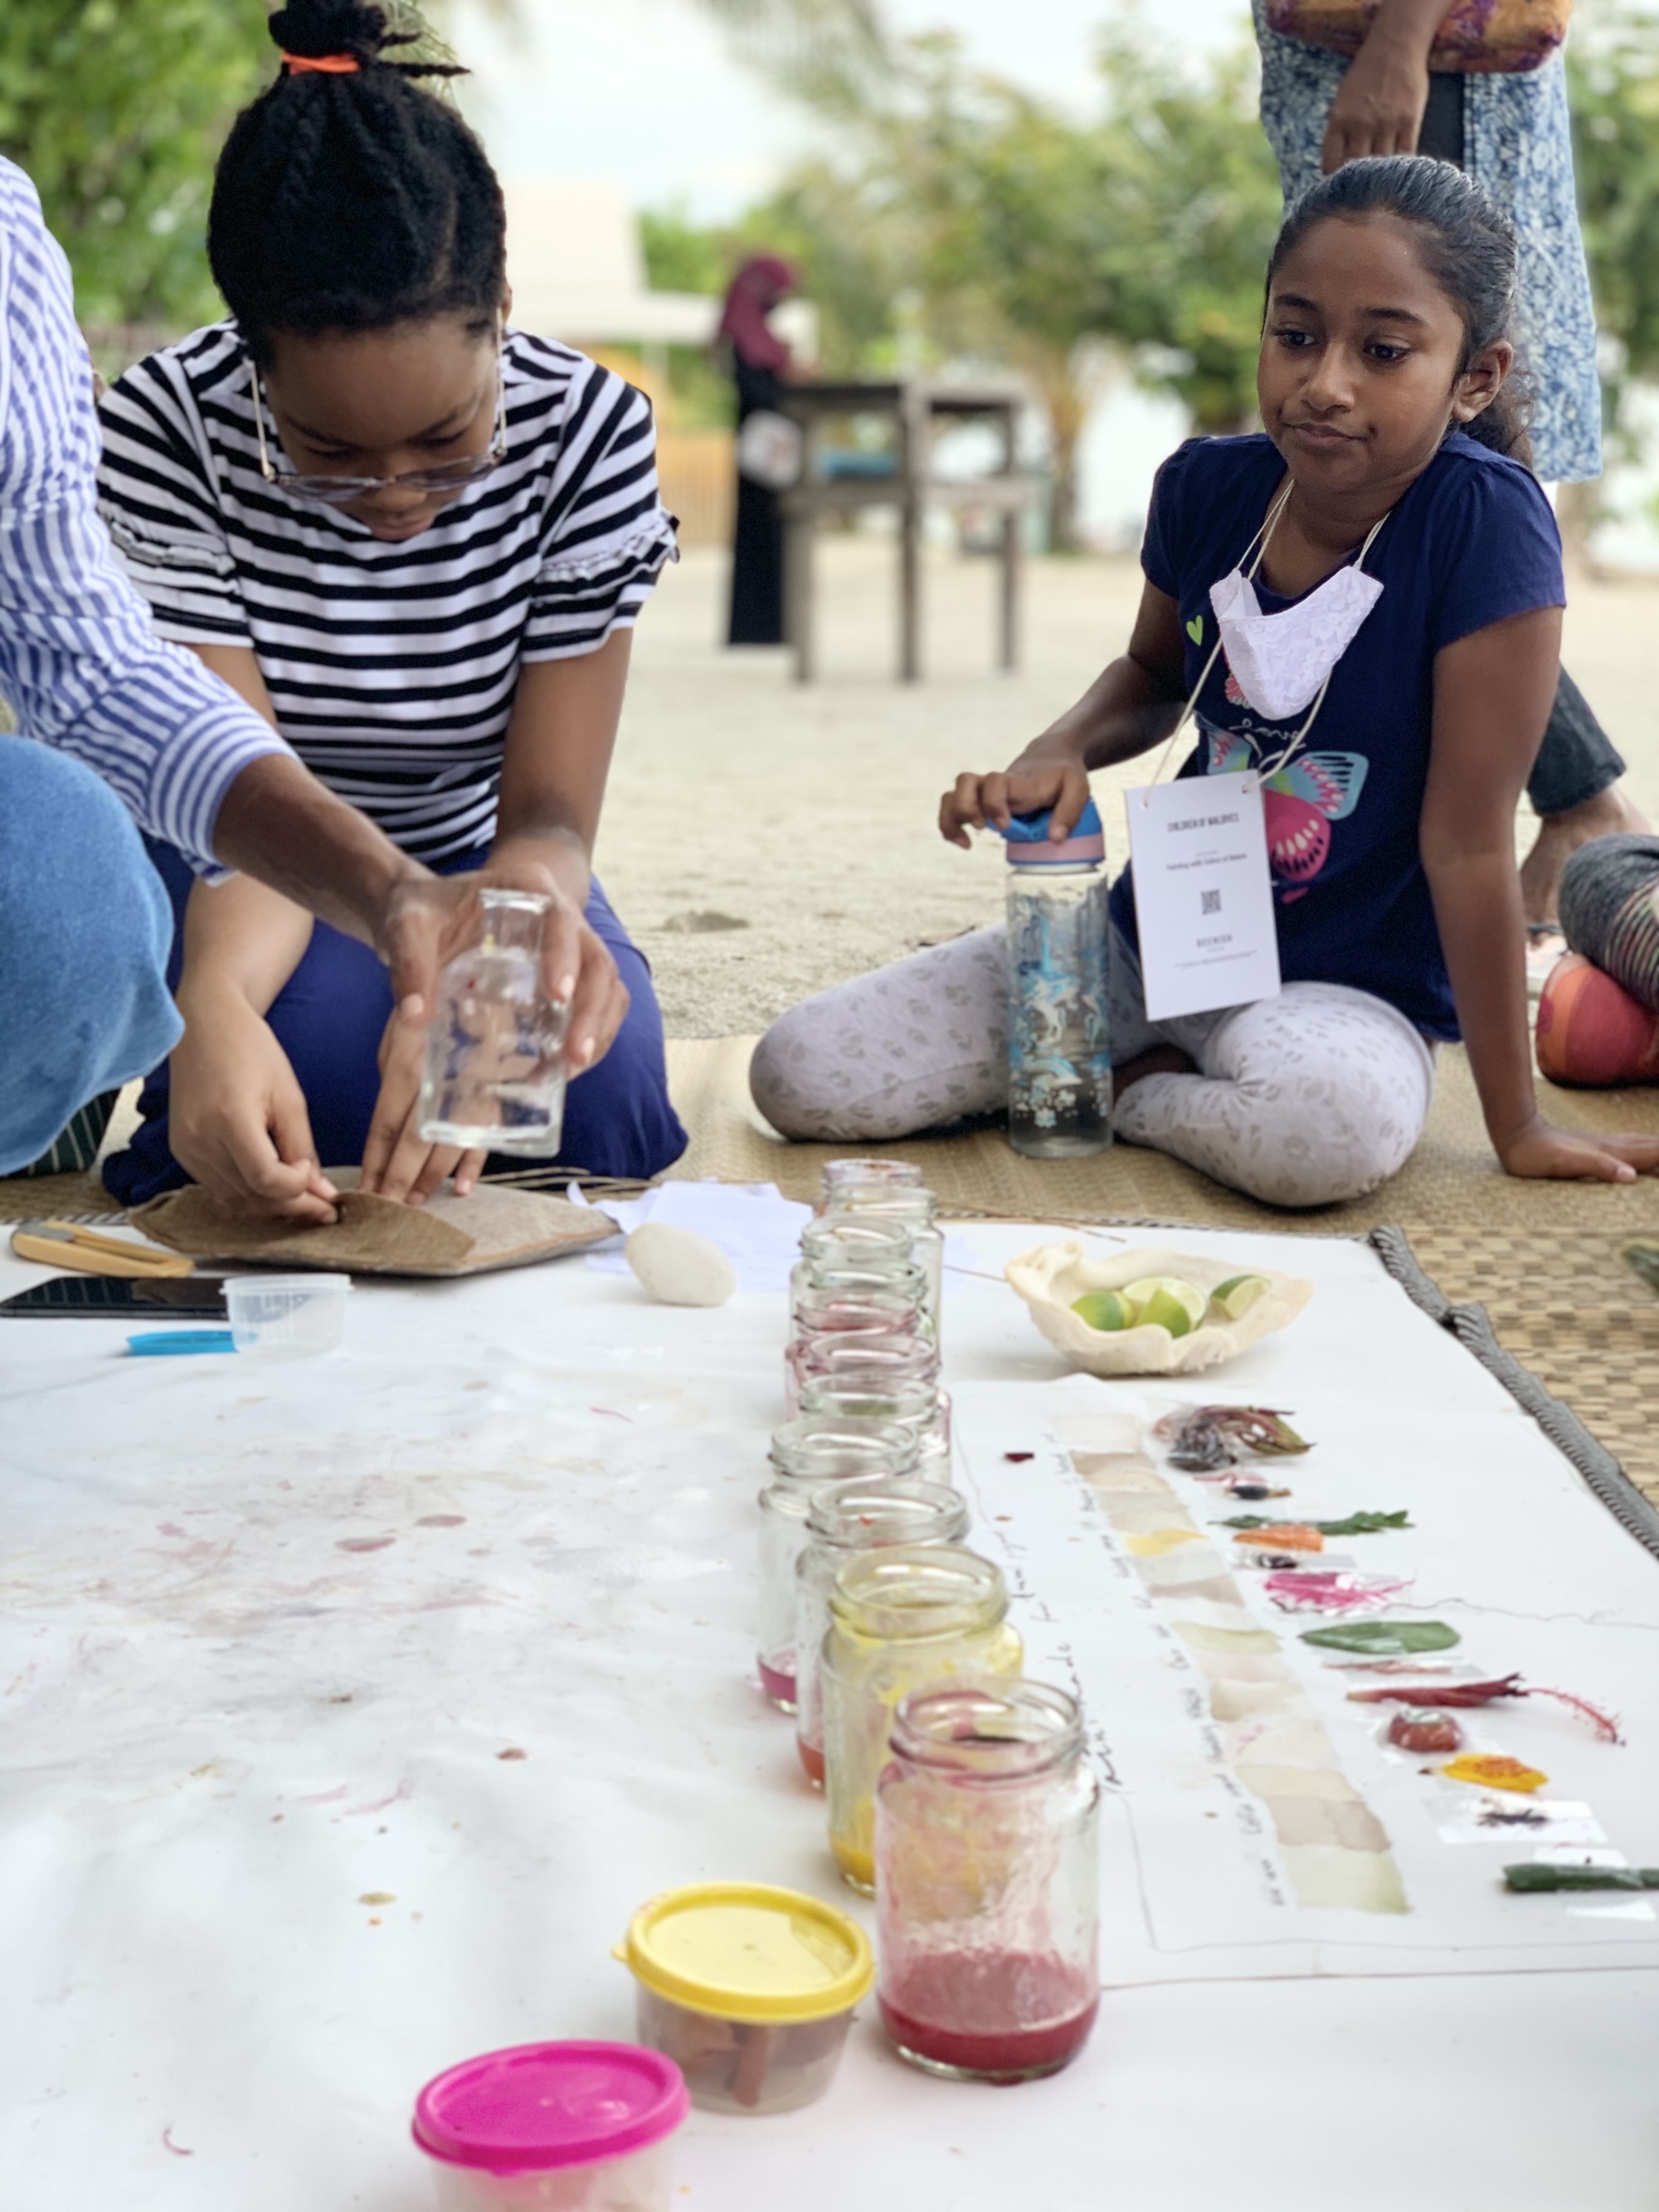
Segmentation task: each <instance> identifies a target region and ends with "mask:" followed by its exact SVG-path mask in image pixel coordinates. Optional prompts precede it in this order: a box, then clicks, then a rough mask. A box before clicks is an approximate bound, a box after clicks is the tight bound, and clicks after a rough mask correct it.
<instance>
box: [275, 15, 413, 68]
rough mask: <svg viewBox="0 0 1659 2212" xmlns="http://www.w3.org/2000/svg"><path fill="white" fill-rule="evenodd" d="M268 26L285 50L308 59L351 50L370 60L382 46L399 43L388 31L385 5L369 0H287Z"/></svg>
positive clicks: (311, 59) (312, 59) (349, 52)
mask: <svg viewBox="0 0 1659 2212" xmlns="http://www.w3.org/2000/svg"><path fill="white" fill-rule="evenodd" d="M270 35H271V37H272V38H273V39H275V40H276V44H277V46H279V47H280V48H281V49H282V51H283V52H284V53H285V54H301V55H303V56H304V57H305V58H306V59H307V60H308V61H320V60H322V59H323V58H324V57H325V55H328V54H351V55H354V56H355V57H356V59H357V60H358V61H360V62H370V61H374V60H375V59H376V58H378V56H379V54H380V50H381V48H382V47H383V46H393V45H397V44H399V43H401V41H400V40H397V39H394V38H393V37H392V36H391V35H390V33H389V31H388V27H387V22H386V9H384V8H379V7H375V6H374V4H373V0H289V5H288V6H287V7H286V8H279V9H277V11H276V14H275V15H273V16H272V17H271V18H270Z"/></svg>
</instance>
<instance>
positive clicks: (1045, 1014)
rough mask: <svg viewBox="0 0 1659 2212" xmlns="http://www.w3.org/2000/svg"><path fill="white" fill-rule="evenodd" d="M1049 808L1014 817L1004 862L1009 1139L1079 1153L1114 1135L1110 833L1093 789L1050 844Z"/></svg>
mask: <svg viewBox="0 0 1659 2212" xmlns="http://www.w3.org/2000/svg"><path fill="white" fill-rule="evenodd" d="M1048 820H1049V817H1048V814H1047V813H1046V812H1044V813H1042V814H1027V815H1016V816H1015V817H1014V818H1013V820H1012V822H1011V823H1010V824H1009V826H1008V828H1007V829H1006V830H1005V832H1004V833H1003V834H1004V836H1005V837H1006V840H1007V855H1008V862H1009V869H1008V1141H1009V1143H1010V1144H1011V1145H1012V1146H1013V1148H1014V1150H1015V1151H1016V1152H1023V1153H1024V1154H1025V1156H1026V1157H1027V1158H1030V1159H1035V1160H1064V1159H1077V1158H1081V1157H1083V1156H1084V1155H1085V1154H1087V1153H1091V1152H1103V1151H1104V1150H1105V1148H1106V1146H1108V1145H1109V1144H1110V1143H1111V1141H1112V1049H1111V1026H1110V1024H1111V1005H1110V974H1109V960H1110V957H1111V954H1110V942H1109V916H1108V913H1107V903H1106V902H1107V889H1108V887H1107V882H1106V872H1105V866H1104V863H1105V859H1106V841H1105V838H1104V836H1103V833H1102V830H1101V826H1100V816H1099V814H1098V813H1097V811H1096V808H1095V803H1094V801H1093V800H1092V799H1091V800H1090V801H1089V803H1088V805H1086V806H1085V808H1084V810H1083V813H1082V816H1081V817H1080V818H1079V821H1078V823H1077V825H1076V827H1075V828H1074V829H1073V831H1072V834H1071V836H1069V837H1068V838H1067V839H1066V842H1064V843H1063V844H1055V843H1054V842H1051V840H1050V838H1049V836H1048Z"/></svg>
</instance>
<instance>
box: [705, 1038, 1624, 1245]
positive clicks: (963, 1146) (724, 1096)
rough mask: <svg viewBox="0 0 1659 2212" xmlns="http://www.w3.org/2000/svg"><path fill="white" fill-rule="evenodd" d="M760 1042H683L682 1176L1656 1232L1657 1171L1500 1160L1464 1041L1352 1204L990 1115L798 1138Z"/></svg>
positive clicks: (1282, 1219) (1594, 1099)
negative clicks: (1308, 1205) (940, 1127)
mask: <svg viewBox="0 0 1659 2212" xmlns="http://www.w3.org/2000/svg"><path fill="white" fill-rule="evenodd" d="M753 1048H754V1040H753V1039H752V1038H750V1037H719V1038H714V1039H710V1040H707V1041H703V1040H689V1039H677V1040H676V1041H675V1042H672V1043H671V1044H670V1046H669V1048H668V1071H669V1086H670V1088H671V1091H672V1092H673V1096H674V1103H675V1105H676V1106H677V1107H678V1109H679V1114H680V1118H681V1120H682V1121H684V1123H685V1125H686V1127H687V1128H688V1129H689V1130H690V1133H691V1144H690V1150H689V1151H688V1152H686V1154H685V1157H684V1158H683V1159H682V1160H681V1161H680V1162H679V1163H678V1165H677V1166H676V1167H675V1168H673V1169H672V1170H671V1173H672V1174H673V1175H675V1176H714V1177H716V1178H718V1179H719V1180H720V1181H721V1182H775V1183H776V1184H777V1186H778V1188H780V1189H781V1191H782V1192H783V1193H784V1194H785V1195H786V1196H787V1197H791V1198H806V1199H810V1198H812V1197H815V1196H816V1195H817V1190H818V1188H819V1182H820V1179H821V1177H822V1175H823V1164H824V1162H825V1161H826V1160H831V1159H840V1158H845V1157H846V1156H847V1155H848V1153H849V1152H851V1153H856V1152H881V1153H882V1154H884V1156H886V1157H889V1158H896V1159H913V1160H915V1161H916V1162H918V1163H919V1164H920V1165H921V1169H922V1171H923V1174H924V1176H925V1177H926V1179H927V1183H928V1185H929V1187H930V1188H932V1189H933V1190H935V1191H937V1192H938V1194H939V1199H940V1201H941V1202H942V1203H943V1204H944V1205H945V1206H947V1207H954V1208H957V1210H960V1211H967V1212H985V1213H997V1214H1006V1215H1007V1216H1008V1217H1009V1218H1012V1219H1016V1220H1021V1221H1053V1220H1056V1219H1058V1218H1060V1217H1061V1216H1064V1215H1066V1214H1097V1215H1109V1216H1111V1217H1113V1218H1117V1219H1121V1220H1139V1221H1191V1222H1202V1223H1208V1224H1210V1225H1213V1226H1220V1227H1224V1228H1232V1227H1237V1228H1241V1229H1245V1228H1249V1229H1265V1230H1272V1231H1278V1232H1279V1233H1280V1234H1285V1233H1290V1234H1305V1235H1312V1236H1353V1235H1356V1234H1363V1233H1364V1231H1367V1230H1370V1229H1373V1228H1376V1226H1378V1225H1379V1224H1382V1223H1384V1222H1403V1223H1404V1224H1406V1225H1407V1227H1408V1228H1413V1229H1414V1228H1415V1227H1416V1226H1417V1225H1419V1224H1424V1225H1433V1226H1437V1227H1443V1228H1456V1227H1460V1226H1462V1225H1468V1226H1470V1227H1482V1228H1495V1229H1511V1230H1514V1231H1528V1230H1536V1229H1585V1230H1601V1231H1604V1232H1605V1233H1606V1234H1607V1236H1609V1237H1612V1236H1614V1235H1617V1234H1619V1233H1620V1232H1621V1231H1622V1232H1623V1233H1624V1234H1625V1235H1626V1236H1631V1235H1636V1234H1638V1233H1653V1232H1659V1177H1655V1178H1649V1179H1647V1180H1644V1182H1638V1183H1635V1184H1624V1185H1613V1184H1605V1183H1565V1182H1562V1183H1543V1182H1514V1181H1513V1180H1512V1179H1511V1178H1510V1177H1509V1176H1505V1175H1504V1173H1503V1172H1502V1171H1501V1170H1500V1169H1499V1168H1498V1163H1497V1161H1496V1160H1495V1159H1494V1158H1493V1157H1492V1146H1490V1144H1488V1142H1487V1140H1486V1127H1485V1124H1484V1123H1483V1121H1481V1118H1480V1103H1479V1101H1478V1100H1477V1099H1476V1097H1475V1095H1474V1082H1473V1080H1472V1079H1471V1078H1470V1075H1469V1068H1468V1059H1467V1057H1466V1055H1465V1054H1464V1053H1463V1052H1462V1049H1461V1048H1448V1049H1446V1050H1443V1052H1442V1053H1441V1054H1440V1056H1439V1078H1438V1082H1437V1087H1436V1093H1435V1102H1434V1110H1433V1112H1432V1113H1431V1115H1430V1117H1429V1125H1428V1127H1427V1128H1426V1129H1425V1132H1424V1133H1423V1137H1422V1139H1421V1141H1420V1142H1419V1145H1418V1147H1417V1150H1416V1151H1415V1152H1413V1155H1412V1157H1411V1158H1410V1159H1409V1160H1408V1161H1407V1164H1406V1165H1405V1166H1404V1168H1402V1169H1401V1171H1400V1173H1399V1174H1398V1175H1397V1176H1395V1177H1394V1179H1393V1181H1392V1182H1389V1183H1387V1184H1385V1185H1384V1187H1383V1189H1381V1190H1380V1191H1377V1192H1376V1193H1375V1194H1373V1195H1372V1196H1371V1197H1370V1198H1367V1199H1361V1200H1357V1201H1356V1202H1355V1203H1354V1204H1353V1205H1351V1206H1323V1207H1321V1208H1319V1209H1318V1210H1317V1211H1316V1212H1311V1213H1285V1212H1279V1210H1278V1209H1277V1208H1275V1207H1272V1206H1261V1205H1258V1204H1257V1203H1256V1201H1255V1200H1254V1199H1249V1198H1245V1197H1243V1196H1241V1194H1239V1193H1238V1192H1237V1191H1234V1190H1228V1189H1226V1188H1225V1187H1224V1186H1223V1185H1222V1184H1220V1183H1215V1182H1211V1181H1210V1179H1209V1177H1208V1176H1203V1175H1200V1174H1199V1173H1198V1172H1197V1170H1195V1169H1193V1168H1188V1167H1183V1166H1182V1164H1181V1163H1180V1162H1179V1161H1177V1160H1171V1159H1168V1158H1165V1157H1164V1154H1163V1153H1162V1152H1146V1151H1143V1150H1142V1149H1140V1148H1139V1147H1138V1146H1130V1145H1115V1146H1113V1147H1112V1148H1111V1150H1110V1151H1109V1152H1104V1153H1102V1154H1100V1155H1099V1156H1098V1157H1097V1158H1093V1159H1086V1160H1025V1159H1021V1158H1019V1156H1018V1154H1017V1153H1015V1152H1012V1151H1011V1149H1010V1148H1009V1145H1008V1140H1007V1139H1006V1136H1005V1135H1004V1133H1003V1132H1002V1131H1001V1129H1000V1128H997V1127H984V1128H978V1129H973V1130H969V1131H967V1132H962V1133H953V1134H949V1135H941V1136H931V1137H917V1138H911V1139H907V1140H905V1141H903V1142H902V1143H896V1144H885V1145H880V1146H876V1145H794V1144H788V1143H786V1142H785V1141H784V1139H781V1137H779V1136H778V1135H777V1134H776V1133H775V1132H774V1131H772V1130H770V1129H769V1128H768V1127H767V1125H766V1124H765V1122H764V1121H762V1119H761V1117H760V1115H758V1113H757V1111H756V1109H755V1108H754V1106H753V1105H752V1104H751V1103H750V1097H749V1083H748V1071H749V1060H750V1054H751V1052H752V1051H753ZM1541 1090H1542V1092H1543V1096H1544V1097H1545V1101H1546V1106H1547V1111H1548V1112H1549V1113H1550V1114H1551V1115H1552V1116H1553V1118H1555V1119H1556V1120H1558V1121H1562V1122H1565V1123H1567V1124H1569V1125H1570V1126H1573V1127H1580V1128H1588V1129H1602V1130H1612V1129H1631V1130H1634V1131H1637V1132H1638V1133H1642V1134H1644V1135H1652V1136H1659V1087H1656V1088H1644V1089H1638V1090H1631V1091H1558V1090H1556V1089H1554V1088H1553V1087H1552V1086H1550V1085H1542V1086H1541Z"/></svg>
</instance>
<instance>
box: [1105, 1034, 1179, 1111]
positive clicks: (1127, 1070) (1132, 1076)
mask: <svg viewBox="0 0 1659 2212" xmlns="http://www.w3.org/2000/svg"><path fill="white" fill-rule="evenodd" d="M1197 1073H1198V1064H1197V1062H1196V1061H1195V1060H1189V1059H1188V1057H1187V1054H1185V1053H1184V1052H1182V1049H1181V1048H1180V1046H1179V1045H1174V1044H1155V1045H1154V1046H1153V1047H1152V1050H1151V1051H1150V1052H1143V1053H1142V1054H1141V1055H1140V1057H1139V1059H1138V1060H1125V1061H1124V1063H1123V1065H1122V1066H1121V1067H1115V1068H1114V1069H1113V1070H1112V1103H1113V1104H1114V1105H1115V1104H1116V1103H1117V1102H1118V1100H1119V1099H1120V1098H1121V1097H1122V1096H1123V1094H1124V1092H1125V1091H1127V1089H1128V1087H1129V1085H1131V1084H1132V1083H1139V1082H1140V1081H1141V1079H1143V1077H1146V1076H1148V1075H1196V1074H1197Z"/></svg>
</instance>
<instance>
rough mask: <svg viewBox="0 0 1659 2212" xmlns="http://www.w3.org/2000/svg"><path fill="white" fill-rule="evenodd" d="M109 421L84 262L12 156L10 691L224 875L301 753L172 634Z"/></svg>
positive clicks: (5, 321) (3, 350) (1, 636)
mask: <svg viewBox="0 0 1659 2212" xmlns="http://www.w3.org/2000/svg"><path fill="white" fill-rule="evenodd" d="M97 466H98V418H97V416H96V414H95V413H94V408H93V394H92V369H91V364H90V363H89V362H88V359H87V350H86V347H85V344H84V343H82V337H81V334H80V332H79V331H78V330H77V329H76V323H75V309H74V296H73V292H72V289H71V285H70V271H69V264H68V263H67V262H66V261H65V259H64V255H63V252H62V249H61V248H60V247H59V246H58V243H57V241H56V240H54V239H53V238H52V235H51V234H50V233H49V232H48V231H47V229H46V224H45V222H44V220H43V218H42V216H41V213H40V199H39V197H37V195H36V193H35V190H34V187H33V185H32V184H30V182H29V180H28V179H27V177H26V176H25V175H24V174H23V172H22V171H21V169H19V168H17V167H15V166H14V165H13V164H12V163H11V162H9V161H5V160H3V159H0V696H4V697H5V698H6V699H7V701H8V702H9V703H10V705H11V707H12V709H13V711H14V713H15V715H16V718H17V726H18V730H19V732H20V734H21V735H22V736H24V737H27V738H36V739H39V740H40V742H41V743H43V744H50V745H55V746H58V748H59V749H60V750H63V751H64V752H67V753H72V754H74V755H75V756H76V757H77V758H79V759H81V760H82V761H84V762H85V763H87V765H88V767H89V768H91V769H94V771H95V772H96V773H97V774H98V775H100V776H101V777H102V778H103V780H104V781H105V782H106V783H107V784H109V785H110V786H111V787H112V788H113V789H114V790H115V791H116V792H117V793H118V795H119V797H120V798H121V799H122V801H123V802H124V804H125V805H126V807H127V809H128V811H130V812H131V814H132V815H133V817H135V819H136V820H137V822H138V823H141V824H142V826H143V828H144V829H148V830H149V831H150V832H151V833H152V834H153V835H155V836H158V837H162V838H165V839H166V840H167V842H168V843H169V844H173V845H176V846H178V847H179V849H180V850H181V851H182V852H184V853H185V854H188V855H189V856H190V858H191V861H192V862H193V863H194V864H195V865H196V866H197V867H199V868H200V869H202V871H203V872H204V873H208V874H212V873H216V872H218V871H217V870H216V868H215V866H214V864H213V857H212V855H213V842H212V840H213V825H214V822H215V820H216V817H217V815H218V811H219V805H220V802H221V801H222V799H223V798H224V795H225V793H226V792H227V791H228V789H229V787H230V786H231V784H232V783H233V782H234V780H235V778H236V777H237V776H238V775H240V773H241V771H242V770H243V769H245V768H246V766H247V765H248V763H249V762H250V761H252V760H256V759H258V758H259V757H260V756H262V755H264V754H268V753H283V752H286V751H288V750H289V748H288V747H287V746H286V745H285V744H283V740H282V739H281V738H279V737H278V736H277V734H276V732H275V731H274V730H273V729H271V727H270V725H269V724H268V723H266V722H265V721H264V720H262V719H261V718H260V717H259V716H258V714H255V713H254V712H253V711H252V708H249V707H247V706H245V705H244V704H243V703H242V702H241V701H240V700H239V699H238V698H237V697H236V696H235V695H234V693H233V692H232V691H231V690H229V689H228V687H227V686H226V685H225V684H222V683H221V682H220V681H219V679H218V678H217V677H216V676H212V675H210V674H209V672H208V671H207V670H206V669H205V668H204V667H203V665H201V663H200V662H199V661H198V660H197V659H196V658H195V656H194V655H193V654H191V653H184V652H182V651H180V649H179V647H177V646H174V645H168V644H165V643H163V641H161V639H160V638H159V637H157V635H155V630H154V629H153V628H152V626H151V623H150V617H149V609H148V607H147V606H146V605H145V604H144V602H143V599H141V598H140V597H139V595H138V593H137V592H136V591H135V590H134V589H133V587H132V586H131V583H130V582H129V581H128V580H127V578H126V576H125V574H124V573H123V571H122V569H121V568H120V566H119V564H118V562H117V561H116V558H115V556H114V553H113V551H112V548H111V545H110V542H109V536H108V533H107V532H106V530H105V528H104V526H103V524H102V522H101V521H100V520H99V517H98V512H97V483H96V471H97Z"/></svg>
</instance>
